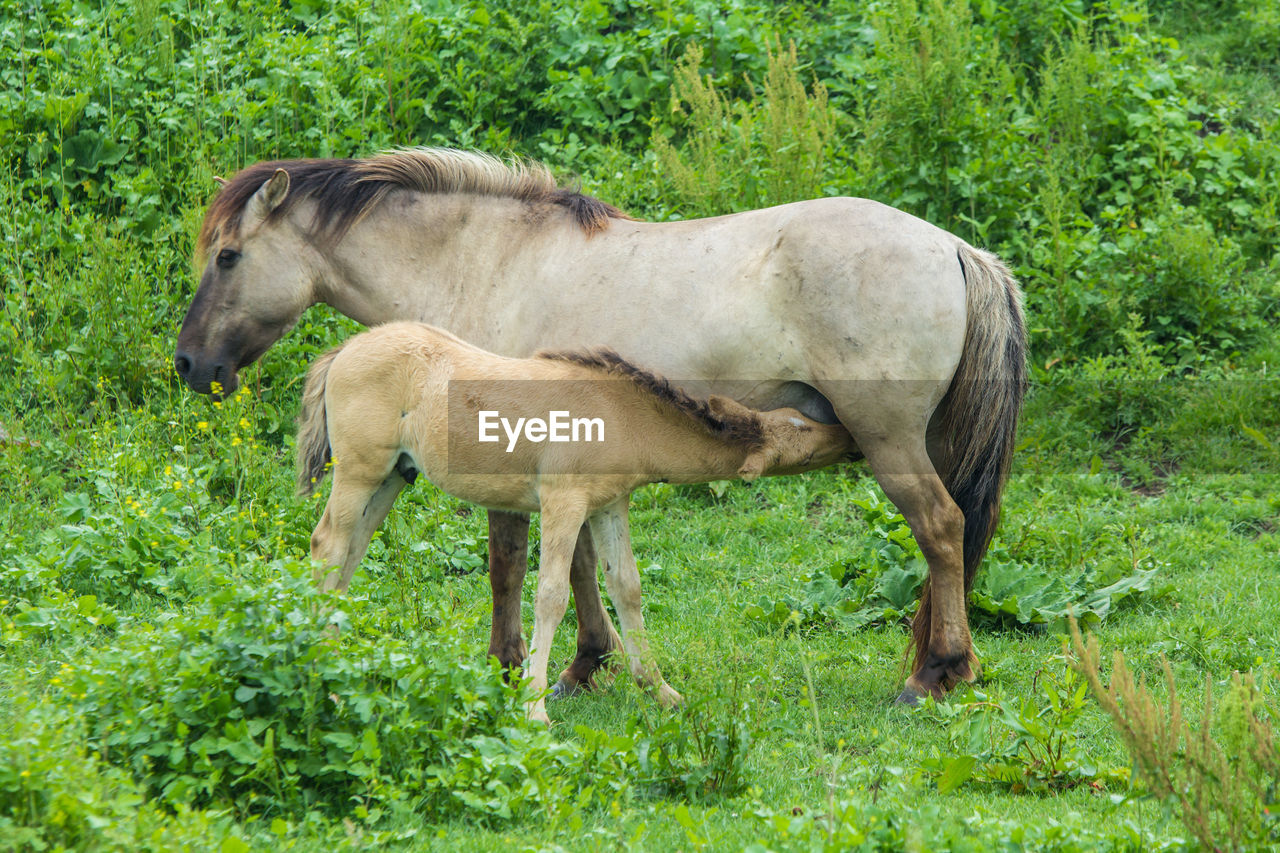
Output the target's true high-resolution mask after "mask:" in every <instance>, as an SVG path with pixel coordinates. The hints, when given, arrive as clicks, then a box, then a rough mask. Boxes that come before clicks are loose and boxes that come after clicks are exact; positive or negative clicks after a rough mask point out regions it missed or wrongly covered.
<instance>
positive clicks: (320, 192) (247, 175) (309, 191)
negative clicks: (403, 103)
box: [196, 148, 629, 252]
mask: <svg viewBox="0 0 1280 853" xmlns="http://www.w3.org/2000/svg"><path fill="white" fill-rule="evenodd" d="M277 169H284V170H285V171H286V172H288V173H289V193H288V194H287V195H286V196H285V198H284V201H283V202H282V203H281V204H280V205H279V206H278V207H277V208H275V210H273V211H272V212H271V215H270V218H271V219H275V218H277V217H280V216H284V215H285V214H286V213H288V212H289V210H290V209H292V208H293V207H294V206H295V205H297V204H298V203H299V202H301V201H303V200H305V199H310V200H311V201H313V202H315V206H316V210H315V219H314V221H313V222H312V228H313V230H314V231H315V232H316V233H317V234H322V235H325V236H326V237H327V238H328V239H329V240H334V241H336V240H338V239H340V238H341V237H342V235H343V234H345V233H346V232H347V230H348V229H349V228H351V226H353V225H354V224H355V223H357V222H359V221H360V219H362V218H363V217H364V216H365V215H367V214H368V213H369V211H371V210H373V208H375V207H376V206H377V205H378V204H379V203H380V202H381V201H382V200H383V199H384V198H385V197H386V195H387V194H388V193H389V192H391V191H392V190H394V189H407V190H414V191H416V192H420V193H429V194H444V193H469V194H473V195H482V196H496V197H505V198H513V199H517V200H519V201H523V202H525V203H527V204H551V205H555V206H558V207H561V208H564V209H565V210H566V211H567V212H568V213H569V215H570V216H571V217H572V218H573V220H574V221H575V222H577V224H578V226H579V227H581V228H582V229H583V230H584V231H586V232H587V233H589V234H590V233H594V232H596V231H601V230H603V229H605V228H607V227H608V225H609V220H610V219H627V218H629V217H627V215H626V214H624V213H623V212H622V211H620V210H618V208H616V207H614V206H613V205H611V204H606V203H605V202H603V201H600V200H599V199H596V198H592V197H591V196H588V195H583V194H582V193H580V192H578V191H577V190H574V189H569V188H566V187H562V186H560V185H559V184H558V183H557V182H556V180H555V177H554V176H553V175H552V174H551V170H550V169H548V168H547V167H546V166H545V165H544V164H542V163H539V162H537V161H533V160H512V161H511V162H510V163H507V162H504V161H502V160H500V159H498V158H497V157H494V156H493V155H491V154H484V153H481V152H479V151H461V150H458V149H456V148H402V149H398V150H394V151H385V152H383V153H381V154H378V155H377V156H375V157H370V158H367V159H364V160H342V159H326V160H271V161H267V162H263V163H254V164H253V165H251V166H246V167H245V168H244V169H242V170H241V171H239V172H237V173H236V175H235V176H234V177H232V178H231V179H230V180H229V181H227V182H226V184H225V185H224V186H223V188H222V190H221V192H219V193H218V194H217V196H215V197H214V199H213V202H212V203H211V204H210V205H209V210H208V212H207V213H205V217H204V223H203V224H202V225H201V227H200V236H199V238H198V240H197V243H196V247H197V251H199V252H205V251H207V250H208V248H209V246H210V245H211V244H212V242H213V239H214V234H216V233H218V232H219V231H233V230H235V229H236V228H238V227H239V225H240V218H241V216H242V215H243V213H244V208H245V205H246V204H248V202H249V199H250V198H251V197H252V196H253V194H254V193H255V192H257V191H258V188H259V187H260V186H262V184H263V182H265V181H266V180H268V179H269V178H270V177H271V176H272V175H273V174H275V171H276V170H277Z"/></svg>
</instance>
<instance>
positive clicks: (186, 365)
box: [173, 354, 191, 379]
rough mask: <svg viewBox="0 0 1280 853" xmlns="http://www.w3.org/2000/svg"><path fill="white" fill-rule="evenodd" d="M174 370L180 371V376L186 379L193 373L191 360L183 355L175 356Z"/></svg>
mask: <svg viewBox="0 0 1280 853" xmlns="http://www.w3.org/2000/svg"><path fill="white" fill-rule="evenodd" d="M173 369H174V370H176V371H178V375H179V376H181V377H182V378H183V379H186V378H187V374H188V373H190V372H191V359H189V358H187V357H186V356H185V355H182V354H179V355H175V356H174V357H173Z"/></svg>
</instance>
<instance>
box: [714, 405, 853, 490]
mask: <svg viewBox="0 0 1280 853" xmlns="http://www.w3.org/2000/svg"><path fill="white" fill-rule="evenodd" d="M707 406H708V408H710V409H711V411H712V412H713V413H715V414H716V415H717V416H719V417H722V418H725V419H731V418H742V417H754V418H755V419H756V420H757V421H758V422H759V424H760V434H761V439H760V442H759V443H758V444H756V445H755V446H754V447H753V448H752V449H751V451H750V452H749V453H748V454H747V458H746V460H745V461H744V462H743V463H742V467H741V468H739V469H738V476H740V477H741V478H742V479H744V480H746V481H747V482H750V481H751V480H754V479H755V478H757V477H766V476H774V475H778V474H796V473H799V472H801V471H809V470H812V469H814V468H824V467H826V466H827V465H832V464H835V463H836V462H839V461H840V460H842V459H844V458H846V457H848V456H849V455H850V454H851V453H853V452H854V450H855V449H856V448H855V445H854V443H853V437H852V436H850V435H849V432H848V430H846V429H845V428H844V427H842V426H840V425H839V424H823V423H819V422H817V421H815V420H812V419H810V418H808V417H806V416H805V415H802V414H801V413H800V412H798V411H796V410H795V409H773V410H772V411H768V412H757V411H754V410H752V409H748V408H747V407H746V406H744V405H742V404H741V403H739V402H737V401H736V400H732V399H730V398H728V397H720V396H715V395H713V396H712V397H711V398H710V399H708V400H707Z"/></svg>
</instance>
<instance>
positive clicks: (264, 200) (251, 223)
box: [244, 169, 289, 228]
mask: <svg viewBox="0 0 1280 853" xmlns="http://www.w3.org/2000/svg"><path fill="white" fill-rule="evenodd" d="M288 194H289V173H288V172H286V171H285V170H284V169H276V173H275V174H274V175H272V176H271V177H270V178H268V179H267V180H266V181H264V182H263V184H262V186H260V187H258V191H257V192H256V193H254V194H253V196H252V197H251V198H250V199H249V202H248V204H246V205H245V207H244V224H245V226H246V227H249V228H256V227H257V226H259V225H261V224H262V223H263V222H264V221H265V220H266V218H267V217H268V216H270V215H271V211H273V210H275V209H276V208H277V207H279V206H280V202H282V201H284V197H285V196H286V195H288Z"/></svg>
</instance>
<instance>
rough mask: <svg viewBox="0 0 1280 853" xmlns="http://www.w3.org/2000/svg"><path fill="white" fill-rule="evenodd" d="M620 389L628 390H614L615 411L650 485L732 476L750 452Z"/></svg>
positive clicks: (638, 393) (638, 392)
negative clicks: (617, 408)
mask: <svg viewBox="0 0 1280 853" xmlns="http://www.w3.org/2000/svg"><path fill="white" fill-rule="evenodd" d="M605 384H606V385H612V384H613V383H605ZM622 384H624V385H626V386H630V387H625V388H619V389H617V391H618V392H620V394H621V396H622V399H621V400H620V401H619V402H620V409H621V410H622V411H625V412H627V416H626V422H627V423H628V429H629V430H632V431H633V432H632V434H633V435H634V436H635V437H634V439H633V443H634V447H635V450H634V452H635V454H636V455H637V456H639V457H642V458H644V459H645V460H646V461H647V467H648V471H649V473H650V475H651V479H652V480H653V481H658V480H662V481H667V482H672V483H704V482H707V481H708V480H726V479H732V478H734V477H737V476H738V469H739V468H741V467H742V464H743V462H744V461H745V460H746V458H747V455H748V453H750V450H751V449H750V448H749V447H747V445H746V444H744V443H743V442H741V441H738V440H733V439H729V438H726V437H724V436H719V435H715V434H713V433H712V432H711V431H710V430H709V429H708V428H707V427H706V426H705V425H704V424H702V423H701V422H699V421H698V420H697V419H695V418H694V417H693V416H691V415H689V414H688V413H686V412H684V411H681V410H680V409H678V408H677V407H675V406H674V405H671V404H668V403H666V402H662V401H659V402H658V404H657V406H656V407H655V406H654V401H653V398H652V397H651V395H650V394H649V392H647V391H645V390H643V389H641V388H638V387H635V386H631V385H630V383H622Z"/></svg>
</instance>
